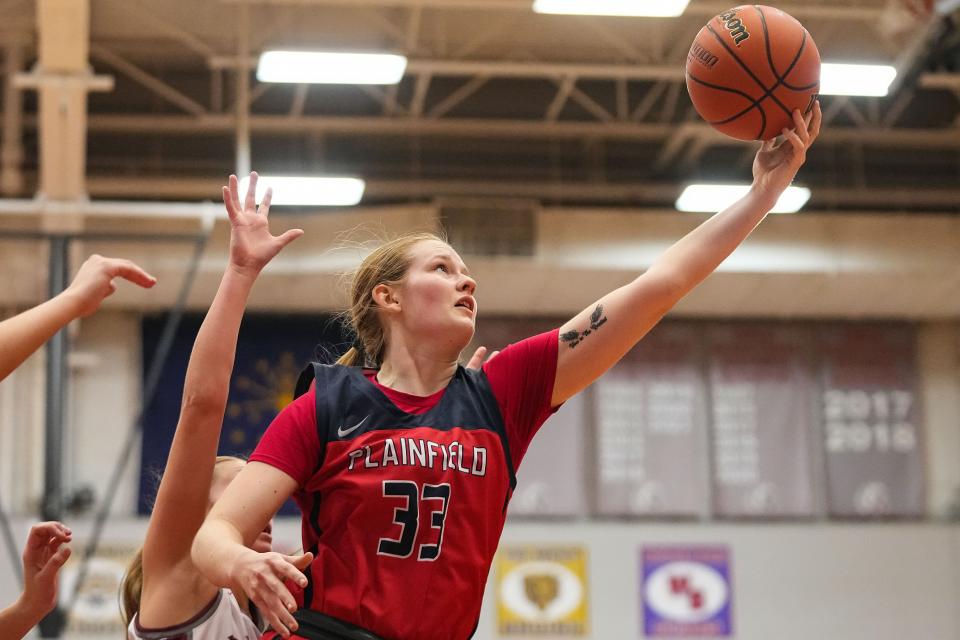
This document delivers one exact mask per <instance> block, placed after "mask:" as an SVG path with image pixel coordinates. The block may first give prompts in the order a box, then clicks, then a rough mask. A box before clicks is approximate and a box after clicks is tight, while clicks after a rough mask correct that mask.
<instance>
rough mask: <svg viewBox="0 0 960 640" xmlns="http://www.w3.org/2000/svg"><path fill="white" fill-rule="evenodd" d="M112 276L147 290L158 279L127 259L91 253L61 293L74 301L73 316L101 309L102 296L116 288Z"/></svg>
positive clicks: (104, 296) (84, 315)
mask: <svg viewBox="0 0 960 640" xmlns="http://www.w3.org/2000/svg"><path fill="white" fill-rule="evenodd" d="M114 278H123V279H124V280H128V281H130V282H132V283H134V284H136V285H139V286H141V287H144V288H145V289H149V288H150V287H152V286H153V285H155V284H157V279H156V278H154V277H153V276H151V275H150V274H149V273H147V272H146V271H144V270H143V269H141V268H140V267H138V266H137V265H136V264H134V263H132V262H130V261H129V260H123V259H120V258H105V257H103V256H99V255H97V254H93V255H92V256H90V257H89V258H87V260H86V261H85V262H84V263H83V264H82V265H81V266H80V270H79V271H77V275H76V276H75V277H74V279H73V282H71V283H70V286H69V287H67V288H66V289H65V290H64V292H63V295H65V296H66V297H67V298H69V299H72V300H74V301H75V304H76V310H77V313H76V315H77V316H78V317H81V318H85V317H87V316H89V315H91V314H92V313H94V312H95V311H96V310H97V309H99V308H100V303H102V302H103V300H104V298H107V297H109V296H110V295H112V294H113V292H114V291H116V290H117V285H116V284H114V282H113V280H114Z"/></svg>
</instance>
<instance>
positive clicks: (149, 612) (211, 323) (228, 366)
mask: <svg viewBox="0 0 960 640" xmlns="http://www.w3.org/2000/svg"><path fill="white" fill-rule="evenodd" d="M256 183H257V175H256V174H251V177H250V190H249V191H248V193H247V195H246V198H245V201H244V203H243V204H242V205H241V203H240V200H239V197H238V195H237V189H236V181H235V180H234V181H232V182H231V185H230V186H231V188H232V189H228V188H227V187H224V188H223V200H224V204H225V205H226V208H227V213H228V215H229V217H230V259H229V264H228V265H227V268H226V271H225V272H224V274H223V279H222V280H221V281H220V288H219V289H218V290H217V293H216V295H215V296H214V299H213V302H212V303H211V305H210V310H209V311H208V312H207V316H206V318H204V320H203V324H202V325H201V327H200V330H199V332H198V333H197V339H196V342H195V343H194V345H193V351H192V353H191V354H190V362H189V364H188V366H187V373H186V379H185V381H184V389H183V402H182V405H181V408H180V420H179V423H178V424H177V430H176V433H175V435H174V438H173V444H172V446H171V449H170V456H169V458H168V459H167V466H166V470H165V472H164V475H163V479H162V480H161V482H160V488H159V490H158V492H157V500H156V504H155V505H154V508H153V513H152V515H151V517H150V524H149V526H148V528H147V535H146V540H145V541H144V544H143V548H142V549H141V551H140V553H138V554H137V557H136V558H135V559H134V562H133V563H132V564H131V567H130V569H129V570H128V572H127V575H126V576H125V578H124V582H123V585H122V587H121V595H122V600H123V603H122V604H123V609H124V619H125V621H128V636H129V638H130V639H131V640H137V639H140V640H161V639H167V638H169V639H171V640H173V639H175V638H177V639H180V638H191V639H193V640H227V639H228V638H233V639H234V640H255V639H256V638H258V637H259V636H260V630H259V629H258V627H257V624H256V623H255V622H254V619H253V616H251V614H250V607H249V601H248V599H247V596H246V594H245V593H243V592H242V591H236V592H231V591H230V590H228V589H221V588H220V587H218V586H216V585H214V584H212V583H211V582H210V581H208V580H207V579H206V578H204V576H203V575H201V574H200V572H199V571H198V570H197V569H196V568H195V567H194V566H193V563H192V561H191V559H190V544H191V542H193V536H194V534H196V532H197V529H199V528H200V524H201V523H202V522H203V518H204V516H205V515H206V513H207V510H208V509H209V508H210V505H212V504H213V503H214V502H215V501H216V500H217V498H218V497H219V495H220V494H221V493H222V492H223V490H224V488H225V487H226V486H228V485H229V484H230V482H231V480H233V478H234V477H235V476H236V475H237V473H238V472H239V471H240V469H242V468H243V466H244V462H243V460H240V459H238V458H232V457H227V456H222V457H219V458H218V457H217V445H218V443H219V440H220V428H221V425H222V423H223V414H224V410H225V408H226V403H227V392H228V390H229V386H230V375H231V373H232V371H233V360H234V353H235V351H236V346H237V333H238V331H239V329H240V321H241V318H242V317H243V311H244V307H245V306H246V302H247V297H248V296H249V294H250V290H251V289H252V288H253V284H254V282H255V281H256V279H257V276H258V275H259V274H260V271H261V270H262V269H263V267H265V266H266V265H267V263H268V262H270V260H271V259H273V257H274V256H276V255H277V254H278V253H279V252H280V251H281V250H282V249H283V248H284V247H285V246H286V245H287V244H289V243H290V242H292V241H293V240H295V239H297V238H298V237H300V236H301V235H302V234H303V231H301V230H300V229H291V230H290V231H287V232H285V233H283V234H281V235H280V236H273V235H272V234H271V233H270V229H269V226H268V223H267V213H268V212H269V209H270V196H271V194H270V192H269V191H267V194H266V196H265V197H264V199H263V202H262V203H261V204H260V207H259V210H258V208H257V207H256V205H255V204H254V193H255V189H256ZM270 549H271V524H270V521H269V519H268V520H267V521H265V522H264V524H263V526H262V527H261V531H260V532H259V535H257V536H255V539H254V540H251V543H250V550H251V552H253V553H262V552H267V551H270ZM281 557H282V558H283V559H284V561H285V562H289V563H290V564H291V566H299V567H303V566H306V564H307V563H308V562H309V561H310V558H311V556H310V555H309V554H308V555H306V556H281Z"/></svg>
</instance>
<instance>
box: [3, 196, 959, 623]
mask: <svg viewBox="0 0 960 640" xmlns="http://www.w3.org/2000/svg"><path fill="white" fill-rule="evenodd" d="M421 214H422V212H420V213H416V214H414V213H411V214H409V215H408V216H407V217H406V218H405V219H404V221H403V223H404V224H406V223H409V222H412V221H414V220H418V221H420V222H423V221H428V220H429V216H428V215H426V214H422V215H421ZM696 221H697V220H695V219H691V218H685V217H682V216H680V217H678V216H677V214H672V215H671V216H667V215H663V216H660V215H649V216H641V217H639V218H631V217H630V216H628V215H623V214H619V215H613V214H611V215H606V214H604V215H601V216H600V217H599V218H597V217H596V216H592V215H591V214H590V213H589V212H579V213H577V212H573V213H564V212H559V211H554V212H547V213H543V214H542V216H541V227H540V233H539V241H538V242H539V246H538V249H537V254H536V256H534V257H533V258H524V259H520V258H484V259H476V260H474V259H470V258H469V257H468V262H469V263H470V264H471V268H474V267H475V266H476V268H479V269H480V270H482V271H483V272H484V276H485V277H481V286H483V285H484V284H486V286H487V288H486V291H483V290H481V298H480V299H481V302H482V303H483V302H484V300H485V298H484V295H485V294H489V295H488V296H487V298H486V300H489V303H488V306H487V307H486V310H487V311H489V310H491V309H493V310H495V311H496V312H498V313H516V312H517V308H516V306H515V305H517V304H519V303H526V304H527V305H529V307H531V310H532V311H537V312H549V313H573V312H575V311H577V310H579V308H580V307H581V306H582V305H584V304H588V303H589V302H590V301H592V300H593V299H595V297H596V296H597V295H600V294H601V293H603V291H605V290H607V289H609V288H611V287H613V286H617V284H620V283H623V282H626V281H627V280H628V279H629V277H630V274H633V273H637V272H638V271H639V270H642V269H643V268H644V267H645V266H647V265H648V264H649V262H650V261H651V260H652V258H653V256H655V255H656V254H657V253H659V252H660V251H662V249H663V248H664V247H665V246H667V244H668V243H669V241H670V240H671V239H673V238H676V237H679V236H680V235H681V234H682V233H683V232H684V231H685V230H686V229H687V228H688V227H690V226H691V225H692V224H695V223H696ZM768 222H769V223H770V224H769V226H767V227H764V228H761V230H760V231H759V232H758V234H757V235H756V236H755V237H754V238H752V239H751V240H750V241H749V242H748V243H747V245H745V246H744V247H743V249H741V250H740V251H738V252H737V254H735V256H734V257H733V258H731V260H730V261H728V263H727V264H725V265H723V266H722V267H721V270H720V271H719V272H718V273H717V274H716V275H715V276H714V277H713V278H711V280H710V281H709V282H708V283H706V285H705V286H704V287H703V288H702V289H701V290H698V292H695V293H694V294H692V295H691V296H690V298H688V299H687V300H685V301H684V302H683V303H682V304H681V307H680V309H679V311H678V314H677V315H678V316H680V317H696V318H699V319H703V318H733V317H737V318H743V319H751V318H769V317H771V316H774V317H777V318H795V317H806V318H817V317H820V318H832V319H833V318H835V319H847V320H849V319H852V320H857V319H863V318H874V317H881V318H889V319H896V320H908V321H916V322H917V323H918V324H917V327H918V349H919V350H918V368H919V373H920V385H921V393H922V397H923V403H924V406H923V415H924V421H923V424H924V428H925V449H924V451H925V454H926V474H927V475H926V484H927V505H928V507H927V508H928V514H929V518H930V520H929V521H927V522H916V523H893V522H886V523H883V522H877V523H854V522H847V523H844V522H829V523H828V522H803V523H736V524H735V523H721V522H702V523H701V522H672V523H670V522H658V523H651V522H631V523H627V522H623V521H590V522H575V523H571V521H569V520H560V521H553V522H551V521H538V522H533V521H511V522H509V523H508V525H507V529H506V531H505V534H504V545H511V544H527V543H530V544H535V545H544V544H550V543H556V544H562V545H574V546H582V547H583V548H584V549H585V551H586V557H587V560H588V563H587V570H588V576H589V580H588V602H589V606H588V609H587V616H588V620H587V625H588V629H589V635H588V636H587V637H591V638H596V639H598V640H599V639H601V638H602V639H604V640H607V639H609V638H636V637H640V626H639V625H640V609H639V605H638V593H639V585H638V580H639V577H638V572H639V570H638V554H639V553H640V550H641V548H643V547H644V546H647V545H662V544H695V545H725V546H726V547H727V548H728V549H729V553H730V559H731V560H730V567H731V577H732V584H733V592H732V597H733V601H732V607H733V625H734V633H735V637H737V638H749V639H753V638H757V639H761V638H763V639H766V638H771V637H777V638H811V639H812V638H852V639H859V638H863V639H867V638H870V639H874V638H890V639H891V640H892V639H894V638H897V639H899V638H935V639H940V638H944V639H953V640H957V639H958V638H960V622H958V615H957V614H956V613H955V603H956V602H958V601H960V528H958V526H957V525H956V524H953V523H951V522H947V521H946V518H947V517H948V515H949V514H950V513H951V510H952V509H955V508H956V507H955V505H954V501H955V500H956V492H957V489H958V487H960V464H958V462H957V460H958V454H960V428H958V423H960V365H958V363H960V325H958V324H957V322H955V321H954V320H953V318H955V317H956V314H955V313H954V312H953V308H952V307H953V305H955V304H956V303H957V300H958V299H960V298H958V297H955V296H953V287H954V286H955V283H956V282H957V281H958V279H957V277H956V276H957V274H956V273H954V272H955V271H956V270H957V266H956V265H957V264H960V261H956V260H955V257H956V255H955V254H956V251H957V250H956V247H955V246H954V245H955V242H954V240H953V239H954V238H955V237H956V233H955V231H956V229H955V223H954V222H952V221H951V220H950V219H948V218H938V217H927V218H920V219H917V220H911V221H910V223H909V224H908V223H907V222H906V221H904V220H900V219H897V218H896V217H885V216H883V217H881V216H877V217H866V216H865V217H863V219H862V220H856V221H855V223H848V222H847V221H845V220H841V219H838V218H831V217H830V216H812V217H810V218H808V219H801V218H793V219H788V218H774V219H771V220H770V221H768ZM641 223H642V224H641ZM310 224H311V225H313V226H314V228H313V231H314V237H315V238H316V240H314V241H306V239H304V240H305V244H304V245H302V246H301V247H300V248H299V253H294V254H293V255H292V256H290V257H288V261H287V262H283V263H280V264H278V265H276V266H275V267H276V268H274V269H273V271H272V272H269V273H267V274H265V277H264V282H263V283H261V285H260V286H259V287H258V292H257V293H256V294H255V300H254V302H253V306H255V307H256V308H258V309H259V310H261V311H262V310H267V309H273V310H275V311H280V310H282V309H283V307H279V308H278V307H276V305H278V304H279V303H280V300H279V298H277V296H276V289H277V288H278V287H282V286H286V285H289V286H290V291H292V292H293V294H291V295H289V296H288V300H291V303H292V304H300V303H302V301H303V300H305V299H308V296H307V294H306V292H309V291H315V292H318V293H317V295H316V296H315V299H314V300H313V306H314V307H316V306H323V304H321V303H327V302H328V299H327V298H325V297H323V298H321V296H320V294H319V291H320V290H322V289H323V288H324V287H327V286H332V285H333V283H334V282H335V271H336V270H337V269H340V268H342V267H343V262H344V261H343V260H342V259H336V256H334V257H333V258H331V257H330V256H329V255H328V254H324V253H323V247H324V246H325V245H326V243H327V242H328V241H329V239H330V238H331V237H332V235H334V234H335V233H336V232H337V231H338V230H340V229H343V228H345V227H347V226H348V221H347V220H346V219H345V218H343V219H341V218H337V217H336V216H333V217H330V218H323V219H319V220H312V221H311V222H310ZM399 224H400V223H398V225H399ZM858 229H859V231H858V232H857V233H854V232H855V231H857V230H858ZM222 232H225V229H224V228H222V227H220V226H218V229H217V235H216V236H215V239H214V240H213V242H212V244H211V246H210V248H209V249H208V252H207V255H206V257H205V259H204V261H203V263H202V264H201V272H200V279H199V281H198V288H197V290H196V291H195V293H194V296H193V297H192V298H191V306H192V307H193V308H195V309H199V308H202V307H203V305H204V304H205V301H208V300H209V296H210V295H212V286H215V283H216V279H217V278H218V276H219V272H220V270H221V269H222V265H223V263H224V258H225V255H224V251H225V245H224V242H223V240H224V233H222ZM308 232H309V230H308ZM631 234H632V235H631ZM631 238H632V240H631ZM296 246H297V245H294V247H296ZM589 247H593V249H592V250H589V249H588V248H589ZM292 248H293V247H291V249H292ZM85 249H89V250H99V251H102V252H104V253H114V254H116V253H120V254H122V255H130V256H136V255H138V253H137V252H139V251H141V250H142V251H143V255H144V257H145V262H147V265H148V267H150V268H153V269H154V270H157V271H159V272H160V273H161V275H163V274H166V275H167V276H168V280H170V279H174V280H176V278H179V277H182V275H183V267H182V266H179V267H176V266H174V265H175V264H177V263H176V260H175V259H174V258H176V256H167V257H164V256H163V255H162V253H160V252H158V251H155V250H154V249H152V248H142V247H137V246H135V245H128V246H113V247H110V246H107V247H93V246H91V247H86V248H85ZM21 258H23V256H21ZM37 259H38V261H40V262H42V259H43V256H42V255H40V256H37ZM2 262H3V257H2V256H0V263H2ZM557 281H559V282H561V283H562V284H563V286H562V287H561V286H558V284H557ZM4 286H10V285H3V284H2V283H0V288H2V287H4ZM17 286H18V289H17V291H19V292H20V293H19V294H17V293H16V292H14V293H12V294H11V295H12V296H13V297H11V298H5V299H10V300H16V301H17V304H16V305H14V306H12V307H11V308H10V309H7V310H6V312H7V313H12V312H13V311H15V309H16V308H18V307H19V306H22V305H24V304H29V303H32V302H34V301H37V300H38V297H39V296H40V295H42V294H41V292H42V287H39V286H27V285H25V284H24V283H23V282H21V283H20V284H19V285H17ZM173 288H174V289H175V287H173ZM159 295H161V296H164V295H171V294H170V290H169V289H168V290H167V293H163V292H159ZM326 295H327V294H324V296H326ZM171 297H172V295H171ZM510 305H514V306H513V307H511V306H510ZM153 308H154V305H153V303H151V302H149V301H148V300H147V299H145V298H141V297H139V296H138V295H128V294H125V293H123V292H122V293H121V295H119V296H118V298H117V300H116V301H114V302H113V303H112V304H111V305H110V306H108V308H106V309H105V310H104V311H102V312H101V313H100V314H98V315H97V316H95V317H93V318H91V319H87V320H84V321H83V322H82V323H80V324H79V325H75V326H74V327H73V338H74V348H73V354H72V355H71V360H70V364H71V372H72V377H71V380H72V388H71V398H70V401H69V405H68V406H69V410H68V442H67V447H68V449H67V450H68V452H69V453H68V456H67V458H66V469H65V474H66V482H67V485H68V486H71V487H76V486H81V485H84V484H88V485H91V486H93V487H95V488H96V489H97V494H98V496H102V495H103V489H104V487H105V486H106V485H107V482H108V479H109V476H110V474H111V472H112V470H113V464H114V462H115V461H116V459H117V456H118V453H119V451H120V449H121V446H122V444H123V442H122V435H124V434H125V432H126V429H127V427H128V426H129V424H130V421H131V419H132V418H133V415H134V414H135V412H136V411H137V409H138V399H139V393H140V392H139V388H140V384H141V375H142V370H143V365H142V361H141V353H140V349H141V343H140V340H141V337H140V327H141V317H142V314H143V313H144V312H146V311H150V310H152V309H153ZM777 309H780V310H781V312H780V313H777ZM299 310H300V311H302V310H303V309H299ZM547 428H549V426H548V427H547ZM42 433H43V357H42V354H38V355H36V356H34V357H32V358H31V359H30V360H29V361H28V362H27V363H26V364H25V365H24V366H23V367H21V369H19V370H18V371H17V372H16V373H15V374H13V375H12V376H11V377H10V378H9V379H8V380H6V381H4V382H3V384H2V385H0V500H2V503H3V506H4V507H5V508H6V509H7V510H10V511H13V512H14V513H15V514H16V516H17V518H18V521H17V522H16V523H15V529H16V533H17V535H18V536H20V540H22V535H23V533H25V530H26V524H25V519H26V518H28V517H29V514H32V513H34V512H35V507H36V500H37V498H38V497H39V495H40V494H41V492H42V461H43V448H42ZM536 446H537V441H535V443H534V447H536ZM139 459H140V452H139V449H138V447H135V448H134V450H133V451H132V453H131V455H130V456H129V460H128V464H127V469H126V471H125V473H124V474H123V476H122V479H121V484H120V491H119V494H118V496H117V501H116V504H115V508H114V513H115V515H116V516H117V519H114V520H111V522H110V524H109V526H108V537H109V538H110V540H109V542H110V543H111V544H112V545H113V547H112V548H113V549H114V551H116V553H117V554H118V555H122V553H123V552H124V550H125V549H130V548H132V547H133V545H134V544H135V543H136V541H138V540H139V539H141V538H142V531H143V526H144V523H143V521H140V520H128V519H127V518H128V517H129V516H130V514H132V513H134V511H135V504H136V491H137V486H138V473H139V469H138V468H137V467H138V461H139ZM70 524H71V525H73V526H74V527H75V528H76V529H77V530H78V532H80V533H81V535H82V532H83V530H84V529H85V528H86V527H87V524H86V523H85V522H84V521H83V520H77V521H71V523H70ZM280 530H281V531H282V532H283V533H282V534H281V535H282V536H284V538H285V539H286V540H288V541H291V543H295V541H296V538H297V536H298V532H297V523H296V522H294V521H285V522H282V523H281V525H280ZM108 564H109V563H108ZM9 569H10V568H9V559H8V557H7V555H6V553H0V602H8V601H10V600H11V599H12V598H13V597H15V594H16V590H15V586H14V583H13V578H12V573H11V571H10V570H9ZM494 592H495V589H494V588H491V589H488V593H487V597H486V601H485V606H484V613H483V617H482V619H481V624H480V627H479V631H478V634H477V638H480V639H486V638H494V637H496V635H495V632H496V615H495V614H496V612H495V601H494ZM101 600H102V598H101ZM108 604H109V603H108ZM104 606H106V605H104ZM93 613H94V614H95V613H96V611H94V612H93ZM70 637H74V636H70ZM75 637H77V638H84V639H86V638H88V637H90V638H92V637H96V636H92V635H89V634H83V635H76V636H75ZM103 637H111V638H116V637H117V636H116V635H115V634H114V635H106V636H103Z"/></svg>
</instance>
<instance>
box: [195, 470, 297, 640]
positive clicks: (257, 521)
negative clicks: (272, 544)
mask: <svg viewBox="0 0 960 640" xmlns="http://www.w3.org/2000/svg"><path fill="white" fill-rule="evenodd" d="M296 489H297V481H296V480H294V479H293V478H291V477H290V476H289V475H287V474H286V473H284V472H283V471H280V470H279V469H276V468H275V467H272V466H270V465H267V464H264V463H262V462H249V463H247V465H246V466H245V467H244V468H243V470H242V471H241V472H240V473H239V474H238V475H237V477H236V478H234V480H233V482H231V483H230V484H229V485H227V488H226V490H224V492H223V495H222V496H221V497H220V499H219V500H217V502H216V504H214V505H213V508H212V509H211V510H210V514H209V515H208V516H207V519H206V520H205V521H204V523H203V526H202V527H200V531H199V532H198V533H197V537H196V538H195V539H194V541H193V551H192V553H191V557H192V558H193V563H194V565H195V566H196V567H197V568H198V569H199V570H200V572H201V573H203V575H204V576H206V578H207V580H209V581H210V582H212V583H213V584H215V585H218V586H221V587H229V588H230V589H232V590H235V591H236V590H242V591H243V592H245V593H246V594H247V596H249V598H250V599H251V600H252V601H253V602H254V604H256V605H257V609H258V610H259V611H260V612H261V613H262V614H263V616H264V619H266V621H267V622H268V623H269V624H270V626H271V627H273V629H274V630H275V631H277V632H278V633H280V635H282V636H283V637H284V638H287V637H289V636H290V632H292V631H296V629H297V623H296V621H294V619H293V616H292V615H291V613H292V612H293V611H294V610H296V600H294V598H293V595H292V594H291V593H290V590H289V589H287V587H286V586H285V585H284V581H285V580H290V581H292V582H294V583H296V584H298V585H300V586H301V587H305V586H306V584H307V578H306V576H305V575H304V574H303V570H304V569H306V567H307V565H309V564H310V562H311V561H312V560H313V554H311V553H305V554H303V555H299V556H287V555H283V554H280V553H274V552H271V553H257V552H256V551H253V550H252V549H249V548H248V545H249V544H250V543H252V542H253V540H254V538H256V536H257V535H258V534H259V532H260V531H262V530H263V527H264V526H266V524H267V522H268V521H269V520H270V518H271V517H272V516H273V514H274V513H276V512H277V510H279V509H280V506H281V505H282V504H283V502H284V501H285V500H286V499H287V498H289V497H290V495H292V494H293V492H294V491H296Z"/></svg>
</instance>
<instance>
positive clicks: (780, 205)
mask: <svg viewBox="0 0 960 640" xmlns="http://www.w3.org/2000/svg"><path fill="white" fill-rule="evenodd" d="M749 191H750V186H749V185H733V184H691V185H690V186H688V187H687V188H686V189H684V190H683V193H681V194H680V197H679V198H677V205H676V206H677V210H678V211H722V210H724V209H726V208H727V207H729V206H730V205H732V204H733V203H734V202H736V201H737V200H739V199H740V198H742V197H743V196H745V195H747V193H748V192H749ZM809 199H810V189H807V188H806V187H787V190H786V191H784V192H783V193H782V194H781V195H780V199H779V200H777V203H776V204H775V205H773V209H771V210H770V213H796V212H797V211H799V210H800V209H801V208H802V207H803V205H805V204H806V203H807V200H809Z"/></svg>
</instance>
